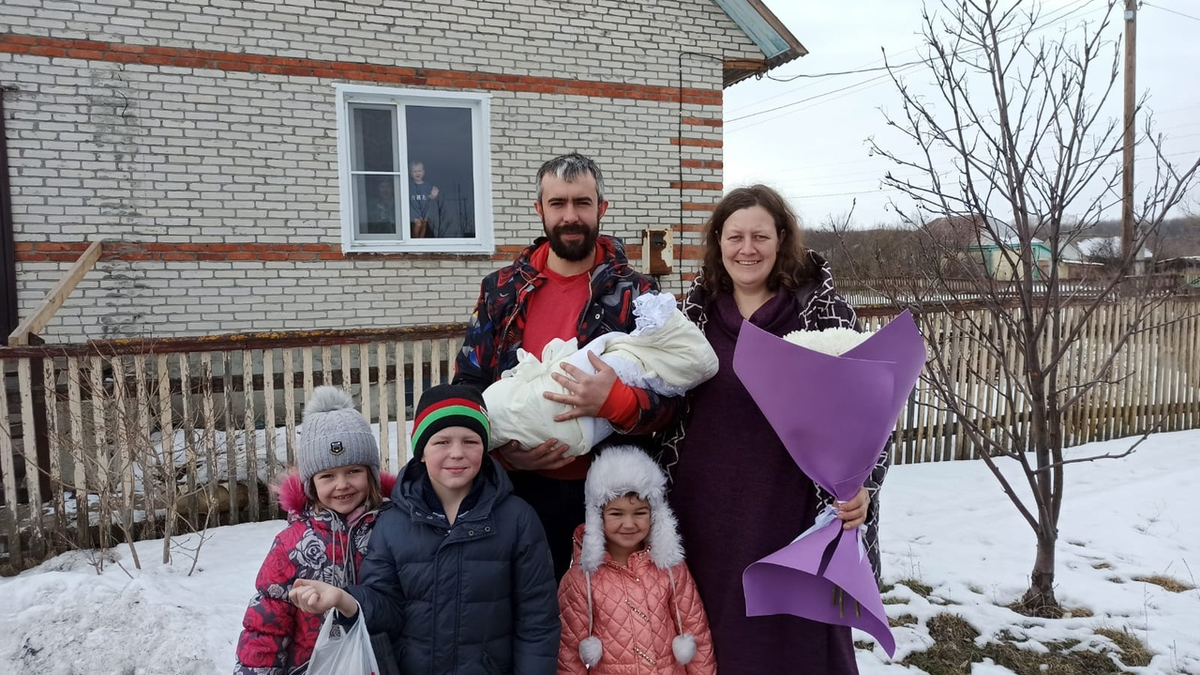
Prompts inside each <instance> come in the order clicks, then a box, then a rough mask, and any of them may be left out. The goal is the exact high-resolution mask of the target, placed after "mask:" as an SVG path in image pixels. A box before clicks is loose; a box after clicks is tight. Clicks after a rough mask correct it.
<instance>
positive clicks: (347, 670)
mask: <svg viewBox="0 0 1200 675" xmlns="http://www.w3.org/2000/svg"><path fill="white" fill-rule="evenodd" d="M334 614H335V612H334V611H333V610H330V611H329V612H327V613H326V614H325V621H324V623H322V624H321V632H320V633H319V634H318V635H317V643H316V645H314V646H313V653H312V658H311V659H309V661H308V675H378V673H379V664H377V663H376V662H375V652H374V650H372V649H371V636H370V635H368V634H367V626H366V622H365V621H364V619H363V616H362V612H359V613H358V615H357V617H356V618H355V620H354V623H353V624H351V626H350V627H349V628H343V627H342V626H340V625H338V624H337V623H335V622H334Z"/></svg>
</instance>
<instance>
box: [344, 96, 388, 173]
mask: <svg viewBox="0 0 1200 675" xmlns="http://www.w3.org/2000/svg"><path fill="white" fill-rule="evenodd" d="M352 110H353V111H354V117H353V122H352V123H353V128H354V157H353V164H352V167H351V168H352V170H354V171H387V172H393V171H395V168H393V167H394V166H395V164H394V163H393V159H392V158H393V157H394V156H395V142H394V140H393V138H392V131H393V130H394V129H395V128H396V125H395V124H394V123H393V122H392V119H393V116H394V115H395V112H396V109H395V107H390V106H389V107H386V108H368V107H363V106H354V107H353V108H352Z"/></svg>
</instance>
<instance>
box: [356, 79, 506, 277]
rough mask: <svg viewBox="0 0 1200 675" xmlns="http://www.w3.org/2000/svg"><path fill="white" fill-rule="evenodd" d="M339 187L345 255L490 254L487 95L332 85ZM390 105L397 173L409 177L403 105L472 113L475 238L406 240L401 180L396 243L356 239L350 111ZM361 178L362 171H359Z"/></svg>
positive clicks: (491, 222)
mask: <svg viewBox="0 0 1200 675" xmlns="http://www.w3.org/2000/svg"><path fill="white" fill-rule="evenodd" d="M334 90H335V91H336V102H337V152H338V185H339V195H340V196H339V199H340V209H341V218H342V251H343V252H345V253H489V254H490V253H494V252H495V232H494V218H493V217H492V172H491V166H492V162H491V155H492V142H491V131H490V126H491V124H490V120H491V95H489V94H486V93H478V92H459V91H441V90H433V89H399V88H391V87H374V86H364V85H356V84H336V85H334ZM356 103H363V104H368V105H394V106H396V108H397V111H396V117H395V119H396V120H397V128H396V129H395V130H394V132H395V139H396V145H397V147H396V148H395V149H394V152H395V156H396V162H397V163H396V167H398V170H399V173H400V174H401V175H402V176H404V177H405V178H407V176H408V169H407V167H408V148H407V147H406V144H405V143H404V140H403V139H404V135H405V134H406V133H407V124H406V121H405V106H407V105H419V106H439V105H440V106H445V107H454V108H469V109H470V110H471V154H472V178H473V180H474V185H475V200H474V201H475V214H474V215H475V237H474V238H465V237H463V238H444V239H443V238H437V239H411V238H409V236H408V223H409V220H410V217H409V212H408V208H409V201H408V180H400V181H398V182H399V183H400V201H399V202H398V205H399V206H400V209H399V213H398V214H397V215H398V218H399V222H398V223H397V226H396V229H397V234H396V238H395V239H378V238H372V239H360V238H358V236H357V235H356V229H357V228H356V227H355V221H356V218H355V215H356V214H355V205H354V179H353V177H354V174H355V172H354V171H353V169H352V166H351V143H352V139H351V136H350V120H351V115H350V106H351V105H352V104H356ZM359 173H362V172H359Z"/></svg>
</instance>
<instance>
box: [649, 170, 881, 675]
mask: <svg viewBox="0 0 1200 675" xmlns="http://www.w3.org/2000/svg"><path fill="white" fill-rule="evenodd" d="M704 236H705V253H704V260H703V264H702V267H701V269H700V273H699V274H698V275H697V277H696V280H695V282H693V285H692V288H691V290H690V291H689V292H688V294H687V296H686V298H685V299H684V302H683V310H684V313H685V314H687V316H688V318H689V319H691V320H692V322H694V323H695V324H696V325H697V326H699V327H700V329H701V330H703V331H704V334H705V337H706V338H708V341H709V343H710V344H711V345H712V347H713V349H714V351H716V353H717V356H718V358H719V360H720V369H719V370H718V372H717V375H716V377H714V378H713V379H711V380H709V381H708V382H706V383H704V384H702V385H700V386H699V387H697V388H696V389H694V390H692V392H691V393H690V394H689V396H688V413H687V416H686V418H685V420H684V421H683V422H682V424H681V425H680V427H679V428H678V429H677V430H676V432H675V433H674V434H672V435H671V436H669V437H668V438H667V439H666V441H665V444H664V445H665V457H664V460H665V463H666V464H667V465H668V467H669V468H670V472H671V477H672V481H673V485H672V488H671V493H670V501H671V505H672V506H673V507H674V509H675V511H676V513H677V515H678V518H679V526H680V527H679V529H680V533H681V534H682V535H683V542H684V545H685V546H686V547H687V550H688V553H689V558H688V560H689V565H690V566H691V568H692V572H693V574H694V576H695V579H696V586H697V589H698V590H699V592H700V597H701V598H702V599H703V600H704V604H705V607H706V609H707V611H708V617H709V623H710V626H711V628H712V633H713V643H714V651H715V653H716V657H717V666H718V670H719V671H720V672H721V673H722V675H759V674H761V673H785V672H812V673H826V674H829V675H843V674H846V673H857V672H858V668H857V666H856V665H855V659H854V644H853V642H852V640H851V635H850V629H849V628H847V627H845V626H832V625H827V624H823V623H817V622H814V621H810V620H807V619H802V618H799V617H794V616H762V617H747V616H746V603H745V597H744V595H743V591H742V572H743V571H744V570H745V569H746V567H747V566H748V565H750V564H751V563H753V562H755V561H757V560H759V559H760V558H762V557H764V556H766V555H768V554H770V553H773V552H774V551H776V550H778V549H780V548H782V547H783V546H785V545H787V544H788V543H789V542H790V541H791V540H792V538H794V537H795V535H796V533H797V532H802V531H804V530H805V529H806V528H808V527H809V526H811V525H812V524H813V522H814V521H815V519H816V516H817V514H818V512H820V511H821V510H822V509H823V508H824V506H825V504H826V503H827V502H830V501H832V498H831V497H830V496H829V495H827V494H824V493H822V492H820V491H819V490H818V489H817V488H816V487H815V486H814V485H813V482H812V480H811V479H810V478H809V477H808V476H806V475H805V474H804V473H803V472H802V471H801V470H800V469H799V468H798V467H797V466H796V463H795V462H794V461H793V460H792V458H791V457H790V456H789V454H788V452H787V451H786V450H785V449H784V447H783V444H782V443H781V442H780V440H779V438H778V436H776V434H775V431H774V430H773V429H772V428H771V425H770V424H769V423H768V422H767V420H766V418H764V417H763V415H762V413H761V412H760V411H759V409H758V407H757V406H756V405H755V403H754V401H753V399H751V397H750V395H749V394H748V393H747V391H746V389H745V387H744V386H743V385H742V383H741V381H740V380H739V379H738V377H737V375H736V374H735V373H734V371H733V364H732V361H733V353H734V347H735V345H736V344H737V338H738V334H739V331H740V330H741V327H742V322H743V321H749V322H750V323H753V324H754V325H756V326H758V327H759V328H762V329H764V330H766V331H769V332H771V333H773V334H775V335H778V336H780V337H782V336H783V335H786V334H787V333H789V332H791V331H794V330H822V329H825V328H835V327H843V328H854V329H856V330H857V329H858V321H857V318H856V317H855V314H854V310H853V309H852V308H851V307H850V306H849V305H848V304H846V302H845V300H843V299H842V298H841V297H840V296H838V295H837V294H836V293H835V292H834V288H833V276H832V273H831V272H830V270H829V265H828V264H827V263H826V262H825V260H824V259H823V258H821V256H819V255H818V254H816V253H815V252H813V251H809V250H808V249H806V248H805V247H804V244H803V243H802V241H801V237H800V226H799V223H798V222H797V219H796V216H795V214H794V213H793V212H792V209H791V208H790V207H789V206H788V204H787V202H786V201H784V199H783V198H782V197H781V196H780V195H779V193H777V192H776V191H775V190H772V189H771V188H769V187H766V186H762V185H754V186H751V187H746V188H738V189H736V190H733V191H732V192H730V193H729V194H728V195H726V196H725V198H724V199H722V200H721V201H720V203H718V204H717V207H716V209H715V210H714V211H713V215H712V218H711V219H710V220H709V222H708V224H707V226H706V228H705V235H704ZM811 384H812V386H813V387H820V386H822V383H821V382H819V381H813V382H812V383H811ZM881 450H882V449H881ZM829 451H831V452H832V451H836V448H830V449H829ZM886 471H887V454H886V453H881V455H880V461H879V465H878V466H877V467H876V470H875V472H874V473H873V475H872V476H871V479H869V480H868V482H867V487H866V488H863V489H862V490H860V491H859V493H858V495H857V496H856V497H855V498H854V499H851V500H849V501H847V502H843V503H841V504H839V515H838V517H839V518H840V519H841V520H842V521H843V527H845V528H846V529H850V528H854V527H857V526H859V525H861V524H863V523H864V522H866V523H867V525H868V533H867V537H866V540H867V542H868V548H869V551H870V554H871V556H872V563H873V564H875V565H876V570H878V563H877V561H878V550H877V546H876V545H875V542H876V541H877V532H876V530H875V525H876V523H877V522H878V516H877V511H876V509H875V508H874V507H873V505H872V500H871V496H872V494H873V493H874V492H875V490H876V489H877V488H878V486H879V484H880V483H881V482H882V480H883V476H884V474H885V473H886Z"/></svg>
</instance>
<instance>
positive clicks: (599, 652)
mask: <svg viewBox="0 0 1200 675" xmlns="http://www.w3.org/2000/svg"><path fill="white" fill-rule="evenodd" d="M666 482H667V481H666V476H664V475H663V473H662V470H661V469H659V467H658V465H657V464H655V463H654V460H652V459H650V457H648V456H647V455H646V454H645V453H644V452H642V451H641V450H639V449H638V448H635V447H632V446H621V447H611V448H607V449H605V450H604V452H602V453H601V454H600V456H599V457H597V458H596V460H595V461H594V462H593V464H592V466H591V469H590V470H589V471H588V475H587V482H586V484H585V487H584V495H585V499H586V508H587V515H586V521H585V522H584V524H583V525H580V526H579V528H578V529H576V530H575V559H574V561H573V562H572V564H571V569H570V570H568V571H567V574H566V576H564V577H563V580H562V583H561V585H560V586H559V589H558V605H559V610H560V612H561V615H562V640H561V642H560V643H559V651H558V673H559V675H575V674H579V675H587V674H590V675H611V674H616V673H620V674H622V675H625V674H628V673H646V674H647V675H650V674H654V675H666V674H668V673H669V674H671V675H715V673H716V672H717V666H716V660H715V659H714V658H713V650H712V635H711V634H710V633H709V630H708V619H707V617H706V616H705V614H704V606H703V604H701V602H700V596H699V595H698V594H697V593H696V585H695V583H694V582H693V581H692V575H691V573H690V572H689V571H688V568H687V565H686V564H685V563H684V562H683V546H682V545H681V544H680V541H679V533H678V532H677V531H676V523H675V514H674V513H672V512H671V508H670V507H669V506H668V505H667V501H666Z"/></svg>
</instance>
